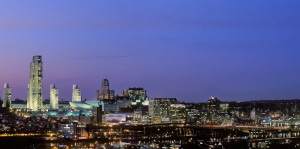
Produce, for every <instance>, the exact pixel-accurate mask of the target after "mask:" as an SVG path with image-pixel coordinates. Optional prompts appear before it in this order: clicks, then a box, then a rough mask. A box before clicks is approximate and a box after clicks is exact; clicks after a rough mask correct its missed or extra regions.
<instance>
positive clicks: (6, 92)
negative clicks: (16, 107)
mask: <svg viewBox="0 0 300 149" xmlns="http://www.w3.org/2000/svg"><path fill="white" fill-rule="evenodd" d="M7 102H8V103H9V105H8V106H9V108H11V88H10V87H9V84H8V83H5V84H4V90H3V104H2V107H6V106H7V105H6V103H7Z"/></svg>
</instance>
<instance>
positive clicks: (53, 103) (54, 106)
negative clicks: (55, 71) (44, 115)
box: [50, 84, 58, 110]
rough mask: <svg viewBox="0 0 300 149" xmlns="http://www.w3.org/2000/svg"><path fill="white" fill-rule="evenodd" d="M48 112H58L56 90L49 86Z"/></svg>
mask: <svg viewBox="0 0 300 149" xmlns="http://www.w3.org/2000/svg"><path fill="white" fill-rule="evenodd" d="M50 110H58V88H55V84H50Z"/></svg>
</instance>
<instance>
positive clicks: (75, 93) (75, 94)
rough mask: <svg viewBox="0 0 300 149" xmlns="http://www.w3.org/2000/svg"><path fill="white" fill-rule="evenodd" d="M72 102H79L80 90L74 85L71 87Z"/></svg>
mask: <svg viewBox="0 0 300 149" xmlns="http://www.w3.org/2000/svg"><path fill="white" fill-rule="evenodd" d="M72 101H73V102H74V101H76V102H81V89H79V88H78V85H76V84H75V85H73V94H72Z"/></svg>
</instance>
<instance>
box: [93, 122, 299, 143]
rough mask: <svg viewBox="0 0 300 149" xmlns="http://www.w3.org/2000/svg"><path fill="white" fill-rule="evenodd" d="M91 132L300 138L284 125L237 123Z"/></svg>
mask: <svg viewBox="0 0 300 149" xmlns="http://www.w3.org/2000/svg"><path fill="white" fill-rule="evenodd" d="M87 132H88V133H90V134H95V133H96V134H97V133H98V134H101V133H104V134H105V137H107V138H110V139H112V140H124V139H126V140H128V139H129V140H130V139H131V140H155V139H159V140H168V139H173V140H178V139H183V138H196V139H201V140H203V139H206V140H207V139H212V140H220V139H228V138H234V137H236V138H247V139H267V138H270V139H272V138H274V139H275V138H299V137H300V129H291V128H283V127H259V126H236V127H226V126H220V125H211V126H197V125H192V124H187V123H184V124H174V123H173V124H153V125H137V126H133V125H112V126H97V125H87Z"/></svg>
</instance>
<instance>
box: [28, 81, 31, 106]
mask: <svg viewBox="0 0 300 149" xmlns="http://www.w3.org/2000/svg"><path fill="white" fill-rule="evenodd" d="M30 105H31V100H30V84H28V86H27V109H31V108H30Z"/></svg>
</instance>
